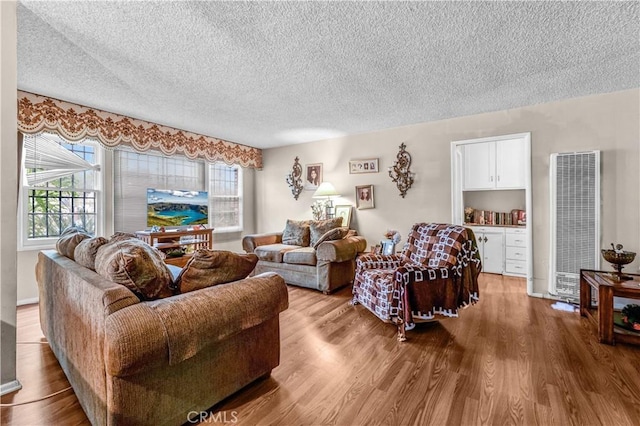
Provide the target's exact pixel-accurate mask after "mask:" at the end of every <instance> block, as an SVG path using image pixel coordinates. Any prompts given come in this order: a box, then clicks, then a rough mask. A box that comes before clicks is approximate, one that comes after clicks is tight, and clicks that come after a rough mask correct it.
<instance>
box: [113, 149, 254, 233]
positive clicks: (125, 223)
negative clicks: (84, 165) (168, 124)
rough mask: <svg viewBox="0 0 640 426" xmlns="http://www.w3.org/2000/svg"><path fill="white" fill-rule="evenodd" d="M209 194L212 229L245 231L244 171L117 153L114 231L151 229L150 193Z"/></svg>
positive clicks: (145, 155)
mask: <svg viewBox="0 0 640 426" xmlns="http://www.w3.org/2000/svg"><path fill="white" fill-rule="evenodd" d="M148 188H156V189H169V190H178V191H181V190H185V191H208V193H209V225H210V226H212V227H214V228H215V230H216V232H232V231H240V230H242V192H241V191H242V168H241V167H238V166H227V165H226V164H217V163H216V164H207V163H205V162H204V161H202V160H189V159H188V158H186V157H182V156H173V157H164V156H162V155H159V154H149V153H138V152H134V151H128V150H117V151H115V155H114V189H113V192H114V231H119V232H135V231H140V230H142V229H147V228H148V226H147V189H148Z"/></svg>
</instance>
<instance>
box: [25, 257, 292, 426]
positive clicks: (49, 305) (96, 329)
mask: <svg viewBox="0 0 640 426" xmlns="http://www.w3.org/2000/svg"><path fill="white" fill-rule="evenodd" d="M36 276H37V281H38V287H39V292H40V321H41V327H42V330H43V332H44V335H45V336H46V338H47V340H48V342H49V345H50V346H51V349H52V350H53V352H54V354H55V356H56V357H57V359H58V361H59V362H60V365H61V367H62V369H63V370H64V372H65V374H66V376H67V378H68V379H69V382H70V383H71V385H72V386H73V389H74V391H75V394H76V396H77V397H78V400H79V401H80V405H81V406H82V408H83V409H84V411H85V413H86V414H87V416H88V417H89V419H90V421H91V423H92V424H94V425H116V424H122V425H138V424H140V425H142V424H146V425H148V424H154V425H156V424H158V425H159V424H183V423H185V422H187V420H188V417H187V416H189V415H192V416H193V415H195V416H197V415H199V413H200V412H201V411H202V410H207V409H208V408H210V407H211V406H212V405H214V404H215V403H217V402H219V401H221V400H222V399H223V398H225V397H227V396H229V395H231V394H232V393H234V392H236V391H238V390H239V389H241V388H242V387H244V386H246V385H247V384H249V383H251V382H252V381H254V380H256V379H258V378H260V377H263V376H266V375H269V373H270V372H271V370H272V369H273V368H274V367H276V366H277V365H278V364H279V361H280V336H279V313H280V312H282V311H283V310H285V309H286V308H287V306H288V294H287V288H286V285H285V283H284V281H283V279H282V278H281V277H279V276H278V275H276V274H274V273H267V274H260V275H257V276H253V277H249V278H246V279H242V280H239V281H235V282H232V283H228V284H220V285H216V286H213V287H208V288H204V289H201V290H196V291H192V292H190V293H185V294H180V295H176V296H171V297H168V298H164V299H159V300H154V301H145V302H141V301H140V300H139V299H138V298H137V297H136V296H135V295H134V294H133V293H132V292H131V291H130V290H129V289H127V288H126V287H124V286H122V285H118V284H115V283H113V282H112V281H110V280H108V279H105V278H103V277H102V276H100V275H98V274H97V273H95V272H94V271H92V270H90V269H88V268H85V267H83V266H81V265H79V264H77V263H76V262H74V261H73V260H71V259H69V258H67V257H65V256H62V255H60V254H58V253H57V252H56V251H54V250H48V251H44V252H40V253H39V256H38V263H37V266H36Z"/></svg>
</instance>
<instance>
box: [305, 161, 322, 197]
mask: <svg viewBox="0 0 640 426" xmlns="http://www.w3.org/2000/svg"><path fill="white" fill-rule="evenodd" d="M321 183H322V163H316V164H307V165H306V167H305V174H304V189H306V190H307V191H315V190H316V189H318V187H319V186H320V184H321Z"/></svg>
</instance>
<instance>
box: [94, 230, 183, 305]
mask: <svg viewBox="0 0 640 426" xmlns="http://www.w3.org/2000/svg"><path fill="white" fill-rule="evenodd" d="M162 259H163V257H162V255H161V253H160V252H159V251H158V250H156V249H154V248H153V247H151V246H150V245H149V244H147V243H145V242H144V241H141V240H138V239H128V240H121V241H113V240H112V241H110V242H109V243H108V244H104V245H103V246H102V247H100V248H99V249H98V253H97V255H96V262H95V265H96V272H97V273H98V274H100V275H101V276H102V277H104V278H107V279H109V280H111V281H113V282H115V283H118V284H122V285H124V286H125V287H127V288H128V289H129V290H131V291H132V292H134V293H135V294H136V295H137V296H138V297H140V299H141V300H153V299H162V298H164V297H168V296H172V295H173V291H172V290H171V284H172V276H171V272H170V271H169V268H168V267H167V265H165V263H164V261H163V260H162Z"/></svg>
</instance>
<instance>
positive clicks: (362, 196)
mask: <svg viewBox="0 0 640 426" xmlns="http://www.w3.org/2000/svg"><path fill="white" fill-rule="evenodd" d="M356 207H357V208H358V210H364V209H372V208H373V207H374V204H373V185H360V186H356Z"/></svg>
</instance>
